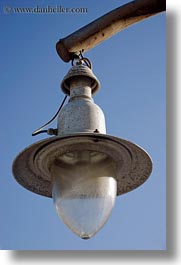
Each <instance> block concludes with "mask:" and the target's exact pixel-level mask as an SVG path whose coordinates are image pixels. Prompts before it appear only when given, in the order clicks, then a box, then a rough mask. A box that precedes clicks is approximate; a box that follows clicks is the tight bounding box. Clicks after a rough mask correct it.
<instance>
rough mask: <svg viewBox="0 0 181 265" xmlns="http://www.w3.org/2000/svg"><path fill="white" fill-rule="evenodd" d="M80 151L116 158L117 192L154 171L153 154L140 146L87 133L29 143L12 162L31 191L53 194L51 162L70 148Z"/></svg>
mask: <svg viewBox="0 0 181 265" xmlns="http://www.w3.org/2000/svg"><path fill="white" fill-rule="evenodd" d="M79 150H90V151H96V152H102V153H105V154H106V155H107V156H109V157H110V158H111V159H113V160H114V161H115V163H116V176H114V177H115V178H116V180H117V195H121V194H124V193H126V192H129V191H131V190H133V189H135V188H137V187H138V186H140V185H141V184H143V183H144V182H145V181H146V180H147V179H148V177H149V175H150V174H151V171H152V161H151V159H150V157H149V156H148V154H147V153H146V152H145V151H144V150H143V149H141V148H140V147H139V146H137V145H135V144H133V143H131V142H128V141H126V140H123V139H120V138H117V137H113V136H109V135H104V134H98V133H85V134H77V135H67V136H65V137H60V136H56V137H52V138H49V139H46V140H42V141H40V142H37V143H35V144H33V145H31V146H29V147H28V148H26V149H25V150H24V151H22V152H21V153H20V154H19V155H18V156H17V158H16V159H15V161H14V163H13V174H14V176H15V179H16V180H17V181H18V182H19V184H21V185H22V186H23V187H25V188H26V189H28V190H30V191H32V192H35V193H37V194H40V195H43V196H47V197H52V177H51V173H50V169H51V166H52V164H53V163H54V161H55V159H57V158H58V157H60V156H62V154H64V153H66V152H67V151H68V152H71V151H79Z"/></svg>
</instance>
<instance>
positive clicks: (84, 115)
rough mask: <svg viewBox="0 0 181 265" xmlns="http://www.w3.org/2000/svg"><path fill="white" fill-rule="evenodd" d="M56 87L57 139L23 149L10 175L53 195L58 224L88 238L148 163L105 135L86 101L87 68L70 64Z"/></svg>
mask: <svg viewBox="0 0 181 265" xmlns="http://www.w3.org/2000/svg"><path fill="white" fill-rule="evenodd" d="M61 87H62V90H63V92H64V93H65V94H67V95H70V99H69V102H68V104H67V105H65V107H64V108H63V109H62V110H61V111H60V113H59V115H58V122H57V131H58V133H57V134H58V135H57V136H55V137H51V138H49V139H45V140H42V141H40V142H37V143H34V144H33V145H31V146H29V147H27V148H26V149H24V150H23V151H22V152H21V153H20V154H19V155H18V156H17V157H16V159H15V160H14V162H13V174H14V176H15V178H16V180H17V181H18V183H19V184H21V185H22V186H24V187H25V188H26V189H28V190H30V191H32V192H35V193H37V194H40V195H43V196H47V197H53V200H54V204H55V207H56V210H57V213H58V215H59V216H60V217H61V219H62V221H63V222H64V223H65V224H66V225H67V226H68V227H69V228H70V229H71V230H72V231H73V232H74V233H75V234H77V235H78V236H80V237H81V238H83V239H88V238H90V237H92V236H93V235H95V234H96V233H97V232H98V231H99V230H100V229H101V228H102V227H103V225H104V224H105V223H106V221H107V220H108V217H109V216H110V214H111V211H112V209H113V206H114V202H115V197H116V195H121V194H124V193H126V192H129V191H131V190H133V189H135V188H137V187H138V186H140V185H142V184H143V183H144V182H145V181H146V180H147V178H148V177H149V176H150V174H151V171H152V161H151V159H150V157H149V155H148V154H147V153H146V152H145V151H144V150H143V149H142V148H140V147H139V146H137V145H135V144H133V143H131V142H129V141H126V140H123V139H121V138H117V137H113V136H110V135H106V125H105V118H104V114H103V111H102V110H101V109H100V107H98V106H97V105H96V104H95V103H94V101H93V99H92V94H94V93H95V92H96V91H97V90H98V88H99V81H98V80H97V78H96V77H95V75H94V74H93V73H92V71H91V69H89V67H87V66H85V65H75V66H73V67H72V68H71V69H70V71H69V72H68V74H67V75H66V76H65V77H64V79H63V81H62V83H61Z"/></svg>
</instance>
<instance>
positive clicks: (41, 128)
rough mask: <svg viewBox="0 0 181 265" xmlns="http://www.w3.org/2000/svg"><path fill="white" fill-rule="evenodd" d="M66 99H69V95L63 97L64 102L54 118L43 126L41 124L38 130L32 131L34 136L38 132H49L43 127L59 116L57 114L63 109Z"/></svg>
mask: <svg viewBox="0 0 181 265" xmlns="http://www.w3.org/2000/svg"><path fill="white" fill-rule="evenodd" d="M66 99H67V95H66V96H65V97H64V99H63V101H62V104H61V105H60V107H59V109H58V111H57V112H56V114H55V115H54V116H53V118H52V119H51V120H49V121H48V122H47V123H46V124H44V125H43V126H41V127H40V128H38V129H37V130H36V131H34V132H33V133H32V136H35V135H38V134H40V133H47V132H48V130H43V129H44V128H45V127H46V126H47V125H48V124H50V123H51V122H52V121H53V120H54V119H55V118H56V117H57V115H58V114H59V112H60V110H61V109H62V107H63V105H64V103H65V101H66Z"/></svg>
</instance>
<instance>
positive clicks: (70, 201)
mask: <svg viewBox="0 0 181 265" xmlns="http://www.w3.org/2000/svg"><path fill="white" fill-rule="evenodd" d="M51 174H52V177H53V189H52V196H53V200H54V204H55V207H56V210H57V213H58V215H59V217H60V218H61V219H62V221H63V222H64V224H65V225H67V226H68V227H69V228H70V229H71V230H72V231H73V232H74V233H75V234H76V235H78V236H79V237H81V238H82V239H89V238H91V237H92V236H94V235H95V234H96V233H97V232H98V231H99V230H100V229H101V228H102V227H103V225H104V224H105V223H106V221H107V219H108V218H109V216H110V214H111V211H112V209H113V206H114V203H115V198H116V195H117V182H116V180H115V178H114V175H115V166H114V162H113V161H112V160H111V159H110V158H109V157H108V156H107V155H105V154H103V153H100V152H95V151H73V152H67V153H65V154H64V155H62V156H61V157H59V158H58V159H57V160H56V161H55V163H54V165H53V166H52V168H51Z"/></svg>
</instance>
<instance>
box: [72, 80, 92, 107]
mask: <svg viewBox="0 0 181 265" xmlns="http://www.w3.org/2000/svg"><path fill="white" fill-rule="evenodd" d="M91 82H92V80H91V79H90V78H89V77H86V76H81V77H80V76H76V77H74V78H72V80H71V81H70V100H69V101H70V102H71V101H74V100H84V99H86V100H90V101H92V102H93V99H92V89H91Z"/></svg>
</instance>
